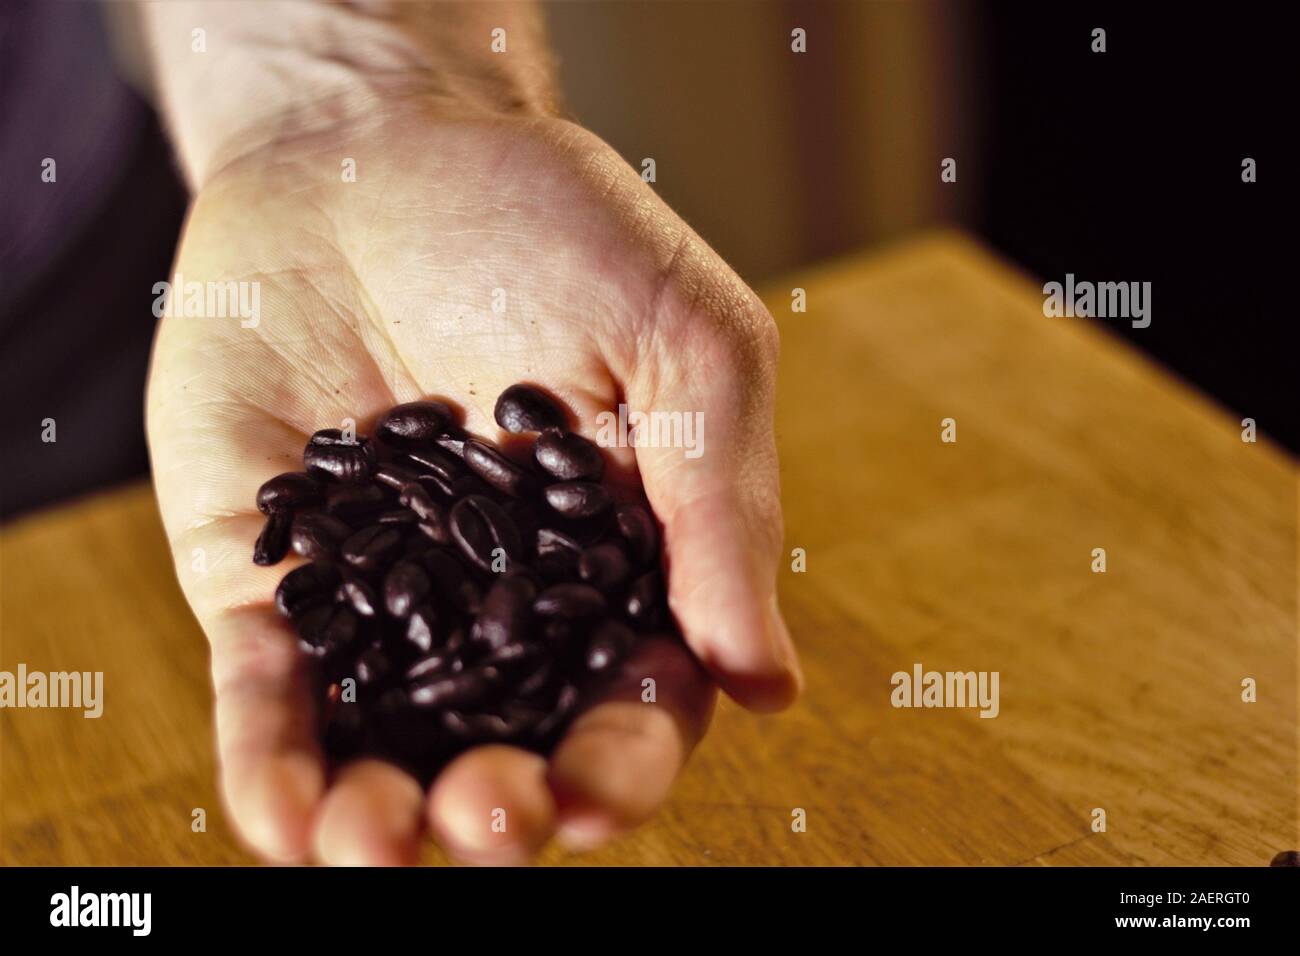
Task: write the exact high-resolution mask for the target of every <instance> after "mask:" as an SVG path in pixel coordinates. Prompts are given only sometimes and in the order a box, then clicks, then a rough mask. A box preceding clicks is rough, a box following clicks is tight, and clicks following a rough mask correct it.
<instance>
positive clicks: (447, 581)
mask: <svg viewBox="0 0 1300 956" xmlns="http://www.w3.org/2000/svg"><path fill="white" fill-rule="evenodd" d="M419 561H420V564H421V565H423V566H424V569H425V570H426V571H428V572H429V578H430V579H431V580H432V581H433V589H434V591H435V592H436V593H437V595H438V599H439V600H440V601H441V602H442V603H443V605H444V606H446V607H450V608H455V609H457V610H458V611H463V612H467V613H470V614H477V613H478V610H479V605H480V602H481V600H482V594H481V593H480V591H479V588H478V585H476V584H475V583H474V582H473V581H472V580H471V579H470V577H469V575H468V574H467V573H466V571H465V568H464V566H463V565H462V564H461V563H460V562H459V561H458V560H456V558H455V557H453V556H452V555H451V554H450V553H449V552H447V551H444V550H443V549H441V548H432V549H430V550H429V551H427V552H425V553H424V554H421V555H420V557H419Z"/></svg>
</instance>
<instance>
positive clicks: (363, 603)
mask: <svg viewBox="0 0 1300 956" xmlns="http://www.w3.org/2000/svg"><path fill="white" fill-rule="evenodd" d="M342 575H343V580H342V582H341V583H340V584H339V587H338V591H337V592H336V597H337V599H338V600H340V601H343V602H345V603H346V604H349V605H351V607H352V610H354V611H356V612H357V613H358V614H360V615H361V616H362V617H374V616H375V615H376V614H377V613H378V612H379V596H378V595H377V594H375V589H374V588H373V587H371V586H370V585H369V583H367V582H366V580H365V579H364V578H362V577H361V576H360V575H358V574H356V573H354V572H352V571H347V570H344V571H343V572H342Z"/></svg>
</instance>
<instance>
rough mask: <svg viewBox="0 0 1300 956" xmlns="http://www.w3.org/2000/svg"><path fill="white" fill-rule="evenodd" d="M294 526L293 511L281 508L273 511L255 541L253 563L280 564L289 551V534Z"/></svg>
mask: <svg viewBox="0 0 1300 956" xmlns="http://www.w3.org/2000/svg"><path fill="white" fill-rule="evenodd" d="M292 528H293V511H292V510H291V509H289V508H280V509H279V510H277V511H272V512H271V514H270V516H269V517H268V518H267V519H266V523H265V524H264V525H263V526H262V533H261V534H259V535H258V536H257V541H255V542H254V543H253V563H254V564H260V565H263V566H266V565H270V564H278V563H279V561H280V560H281V559H282V558H283V557H284V556H285V555H286V554H288V553H289V535H290V532H291V530H292Z"/></svg>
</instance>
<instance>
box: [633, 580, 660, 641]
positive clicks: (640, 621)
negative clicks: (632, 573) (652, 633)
mask: <svg viewBox="0 0 1300 956" xmlns="http://www.w3.org/2000/svg"><path fill="white" fill-rule="evenodd" d="M663 601H664V582H663V577H662V576H661V575H660V574H659V572H658V571H647V572H646V573H645V574H643V575H641V576H640V577H639V578H637V579H636V580H635V581H633V582H632V586H631V587H630V588H629V589H628V595H627V606H626V610H627V616H628V618H629V619H630V620H631V621H632V623H634V624H635V625H637V626H638V627H642V628H651V627H658V626H659V624H660V623H662V621H663V617H664V613H663V611H664V607H663Z"/></svg>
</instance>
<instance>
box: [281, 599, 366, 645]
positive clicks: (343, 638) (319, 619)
mask: <svg viewBox="0 0 1300 956" xmlns="http://www.w3.org/2000/svg"><path fill="white" fill-rule="evenodd" d="M295 624H296V627H297V629H298V639H299V640H298V644H299V646H300V647H302V648H303V650H305V651H306V652H307V653H308V654H309V655H311V656H312V657H318V658H319V657H326V656H328V655H331V654H337V653H338V652H340V651H342V650H344V649H345V648H347V647H348V645H350V644H351V643H352V642H353V641H355V640H356V639H357V634H358V632H359V631H360V621H359V619H358V618H357V615H356V613H355V612H354V611H353V610H352V608H350V607H348V606H347V605H344V604H321V605H318V606H317V607H314V608H312V609H311V610H309V611H307V612H306V613H304V614H303V615H302V616H301V617H299V618H298V620H297V621H296V622H295Z"/></svg>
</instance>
